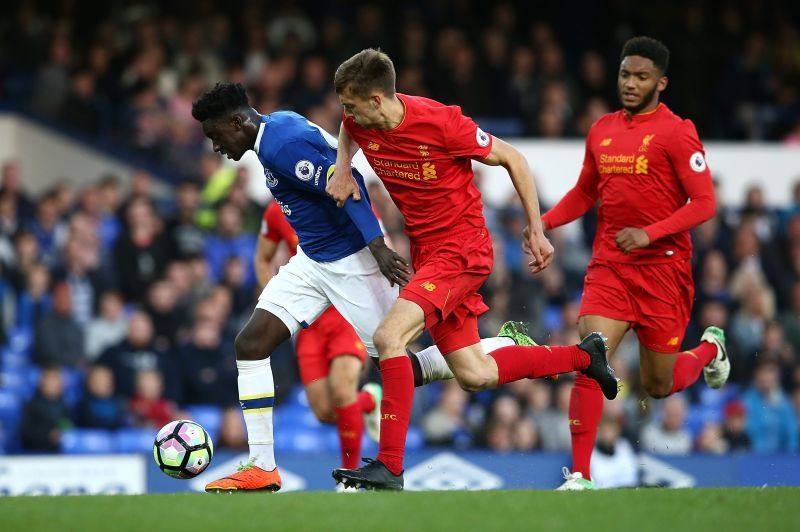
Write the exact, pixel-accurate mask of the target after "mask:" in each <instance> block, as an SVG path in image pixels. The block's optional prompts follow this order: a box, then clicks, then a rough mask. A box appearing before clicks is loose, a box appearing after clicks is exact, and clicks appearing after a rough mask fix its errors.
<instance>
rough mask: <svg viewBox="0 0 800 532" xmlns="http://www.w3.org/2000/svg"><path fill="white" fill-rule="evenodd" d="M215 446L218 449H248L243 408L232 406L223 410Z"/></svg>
mask: <svg viewBox="0 0 800 532" xmlns="http://www.w3.org/2000/svg"><path fill="white" fill-rule="evenodd" d="M214 446H215V448H217V449H227V450H231V451H246V450H247V448H248V447H247V431H246V430H245V426H244V418H243V417H242V410H241V408H238V407H230V408H226V409H225V410H223V412H222V423H221V424H220V427H219V436H218V437H217V441H216V442H215V444H214Z"/></svg>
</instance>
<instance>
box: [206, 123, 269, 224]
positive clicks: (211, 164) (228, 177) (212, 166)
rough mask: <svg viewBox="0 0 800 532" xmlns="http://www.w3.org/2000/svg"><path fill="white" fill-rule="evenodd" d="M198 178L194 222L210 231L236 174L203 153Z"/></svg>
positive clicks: (213, 157) (216, 159) (215, 158)
mask: <svg viewBox="0 0 800 532" xmlns="http://www.w3.org/2000/svg"><path fill="white" fill-rule="evenodd" d="M262 112H264V111H263V110H262ZM200 178H201V183H202V185H201V190H200V209H199V210H198V211H197V217H196V218H195V220H196V221H197V224H198V225H199V226H200V227H202V228H203V229H208V230H212V229H214V228H215V227H216V225H217V212H216V206H217V205H218V204H220V203H221V202H222V201H224V199H225V198H226V197H227V196H228V191H229V190H230V188H231V187H232V186H233V183H234V182H235V181H236V172H235V171H234V169H233V168H231V167H230V166H223V165H222V162H221V161H220V157H219V155H217V154H216V153H205V154H204V155H203V156H202V158H201V159H200Z"/></svg>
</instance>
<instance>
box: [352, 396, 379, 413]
mask: <svg viewBox="0 0 800 532" xmlns="http://www.w3.org/2000/svg"><path fill="white" fill-rule="evenodd" d="M356 402H357V403H358V406H360V407H361V412H364V413H366V412H372V411H373V410H375V398H374V397H372V394H370V393H367V392H358V395H356Z"/></svg>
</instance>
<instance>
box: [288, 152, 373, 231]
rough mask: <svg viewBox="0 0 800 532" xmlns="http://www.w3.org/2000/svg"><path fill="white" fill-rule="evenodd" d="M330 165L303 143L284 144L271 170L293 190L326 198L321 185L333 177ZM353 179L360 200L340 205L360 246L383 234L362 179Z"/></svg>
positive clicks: (322, 155) (324, 156) (329, 160)
mask: <svg viewBox="0 0 800 532" xmlns="http://www.w3.org/2000/svg"><path fill="white" fill-rule="evenodd" d="M331 153H333V154H335V152H331ZM334 164H335V160H331V158H330V157H328V156H327V155H326V154H325V153H323V151H321V150H320V149H319V147H317V146H315V145H314V144H313V143H311V142H309V141H308V140H305V139H303V140H295V141H292V142H288V143H286V144H284V145H283V146H282V147H281V148H279V149H278V151H277V153H276V154H275V158H274V165H275V169H276V170H277V171H278V172H280V173H281V174H282V175H284V176H288V177H289V178H290V179H291V180H292V182H293V183H294V184H295V186H296V187H298V188H300V189H302V190H304V191H307V192H310V193H313V194H318V195H322V196H326V197H327V194H326V193H325V185H326V184H327V183H328V177H330V176H331V175H333V167H334ZM354 174H357V172H354ZM354 177H355V178H356V182H357V183H358V187H359V189H360V190H361V197H362V200H361V201H354V200H353V198H350V199H348V200H347V202H345V204H344V210H345V212H346V213H347V215H348V216H349V217H350V219H351V220H352V221H353V223H354V224H355V226H356V227H357V228H358V230H359V232H360V233H361V236H362V237H363V238H364V242H365V243H367V244H369V243H370V242H372V241H373V240H375V239H376V238H377V237H379V236H383V231H381V227H380V224H379V223H378V219H377V218H376V217H375V213H374V212H373V211H372V205H371V204H370V202H369V200H368V198H369V195H368V194H367V191H366V187H365V185H364V179H363V178H361V176H360V175H355V176H354ZM329 201H331V202H333V200H329Z"/></svg>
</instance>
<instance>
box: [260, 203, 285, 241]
mask: <svg viewBox="0 0 800 532" xmlns="http://www.w3.org/2000/svg"><path fill="white" fill-rule="evenodd" d="M282 221H283V213H282V212H281V208H280V207H279V206H278V202H277V201H274V200H273V201H272V202H271V203H270V204H269V205H268V206H267V208H266V209H264V217H263V218H262V219H261V231H260V233H261V238H266V239H267V240H272V241H273V242H275V243H276V244H280V242H281V240H283V236H282V235H281V222H282Z"/></svg>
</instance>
